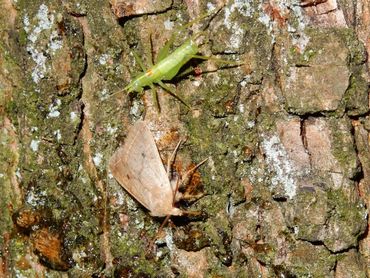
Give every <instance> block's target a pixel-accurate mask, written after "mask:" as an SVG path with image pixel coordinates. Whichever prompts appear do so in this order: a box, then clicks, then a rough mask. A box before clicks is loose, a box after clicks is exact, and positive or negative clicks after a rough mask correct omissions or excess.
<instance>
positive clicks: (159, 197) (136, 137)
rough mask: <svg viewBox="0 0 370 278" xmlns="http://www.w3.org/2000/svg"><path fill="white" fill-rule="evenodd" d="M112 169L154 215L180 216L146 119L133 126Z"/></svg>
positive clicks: (111, 164)
mask: <svg viewBox="0 0 370 278" xmlns="http://www.w3.org/2000/svg"><path fill="white" fill-rule="evenodd" d="M109 168H110V170H111V172H112V174H113V176H114V177H115V178H116V180H117V181H118V182H119V183H120V184H121V185H122V186H123V187H124V188H125V189H126V190H127V191H128V192H129V193H130V194H131V195H132V196H133V197H134V198H135V199H136V200H137V201H138V202H140V203H141V204H142V205H143V206H144V207H146V208H147V209H148V210H149V211H150V213H151V215H153V216H166V215H170V214H171V215H179V214H181V211H180V210H179V209H177V208H174V207H173V205H172V204H173V193H172V189H171V185H170V181H169V179H168V176H167V174H166V171H165V169H164V167H163V164H162V160H161V158H160V156H159V153H158V149H157V146H156V144H155V141H154V138H153V136H152V134H151V132H150V130H149V128H148V127H147V125H146V123H145V122H143V121H138V122H136V123H135V125H134V126H133V127H131V129H130V131H129V133H128V135H127V138H126V140H125V143H124V145H123V146H122V147H120V148H119V149H118V150H117V151H116V152H115V153H114V154H113V156H112V158H111V160H110V163H109Z"/></svg>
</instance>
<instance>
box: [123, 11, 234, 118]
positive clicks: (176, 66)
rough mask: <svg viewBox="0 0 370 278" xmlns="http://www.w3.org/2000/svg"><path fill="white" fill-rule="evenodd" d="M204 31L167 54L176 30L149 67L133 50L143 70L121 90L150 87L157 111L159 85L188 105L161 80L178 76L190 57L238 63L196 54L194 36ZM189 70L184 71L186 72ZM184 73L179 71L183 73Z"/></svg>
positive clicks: (196, 47)
mask: <svg viewBox="0 0 370 278" xmlns="http://www.w3.org/2000/svg"><path fill="white" fill-rule="evenodd" d="M221 9H222V7H221V8H220V9H218V10H217V11H216V12H213V11H212V12H208V13H206V14H204V15H202V16H200V17H198V18H196V19H195V20H193V21H191V22H189V23H188V24H186V25H185V26H183V27H181V28H180V29H179V31H180V30H182V29H185V28H187V27H188V26H191V25H192V24H194V23H196V22H198V21H200V20H202V19H204V18H206V17H208V16H210V15H212V14H214V15H216V14H217V13H218V12H219V11H220V10H221ZM203 33H204V32H198V33H197V34H195V35H193V36H192V37H191V38H190V39H187V40H186V41H185V42H184V43H183V44H182V45H181V46H179V47H178V48H177V49H176V50H174V51H173V52H172V53H171V54H169V49H170V46H171V45H172V44H173V42H174V39H175V34H176V32H175V33H174V34H173V35H172V36H171V38H170V39H169V41H168V42H167V43H166V44H165V45H164V46H163V48H161V49H160V51H159V53H158V57H157V61H156V63H155V64H154V65H150V68H148V69H147V68H146V67H145V66H144V64H143V62H142V61H141V59H140V58H139V56H138V55H137V54H136V53H135V51H133V54H134V57H135V59H136V61H137V62H138V64H139V66H140V68H141V69H142V70H143V72H142V73H141V74H139V75H138V76H137V77H136V78H135V79H134V80H132V81H131V82H130V83H129V84H128V85H127V86H126V87H125V88H124V89H123V90H124V91H126V92H127V93H130V92H138V93H141V92H142V91H143V90H144V88H145V87H150V88H151V90H152V93H153V99H154V101H155V104H156V106H157V109H158V111H159V110H160V107H159V104H158V99H157V94H156V91H155V88H154V84H157V85H159V86H160V87H162V88H163V89H164V90H165V91H167V92H168V93H170V94H171V95H172V96H174V97H175V98H177V99H178V100H179V101H181V102H182V103H183V104H184V105H186V106H187V107H189V105H188V104H187V103H186V102H185V101H184V100H183V99H182V98H181V97H179V96H178V95H177V94H176V93H175V90H174V89H172V88H171V87H169V86H167V85H166V84H164V83H163V81H170V80H172V79H173V78H174V77H176V76H178V74H179V71H180V69H181V68H182V67H183V66H184V65H185V64H186V63H187V62H189V61H190V60H191V59H194V58H195V59H202V60H208V59H212V60H215V61H218V62H222V63H228V64H234V65H240V64H238V63H236V62H234V61H227V60H222V59H217V58H213V57H208V56H202V55H197V53H198V52H199V47H198V45H197V43H196V42H195V40H196V38H197V37H199V36H200V35H202V34H203ZM187 72H189V71H186V73H187ZM183 74H184V73H181V75H183Z"/></svg>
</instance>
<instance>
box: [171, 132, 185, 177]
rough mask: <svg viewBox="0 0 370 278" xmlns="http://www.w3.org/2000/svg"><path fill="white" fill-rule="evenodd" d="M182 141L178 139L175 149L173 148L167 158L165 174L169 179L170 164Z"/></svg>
mask: <svg viewBox="0 0 370 278" xmlns="http://www.w3.org/2000/svg"><path fill="white" fill-rule="evenodd" d="M182 141H183V140H182V139H180V140H179V142H178V143H177V145H176V147H175V149H174V150H173V152H172V154H171V156H170V158H169V159H168V160H167V175H168V179H169V180H171V167H172V164H173V163H174V161H175V158H176V154H177V151H178V150H179V147H180V145H181V143H182Z"/></svg>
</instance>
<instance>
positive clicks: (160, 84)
mask: <svg viewBox="0 0 370 278" xmlns="http://www.w3.org/2000/svg"><path fill="white" fill-rule="evenodd" d="M155 82H156V83H157V84H158V85H159V86H161V87H162V88H163V89H164V90H166V91H167V92H168V93H169V94H170V95H172V96H174V97H175V98H177V99H178V100H179V101H180V102H182V104H184V105H185V106H186V107H188V108H190V106H189V105H188V104H187V103H186V102H185V101H184V100H183V99H182V98H181V97H179V96H178V95H177V94H176V93H175V91H174V90H173V89H172V88H170V87H169V86H167V85H166V84H164V83H163V82H162V81H160V80H157V81H155Z"/></svg>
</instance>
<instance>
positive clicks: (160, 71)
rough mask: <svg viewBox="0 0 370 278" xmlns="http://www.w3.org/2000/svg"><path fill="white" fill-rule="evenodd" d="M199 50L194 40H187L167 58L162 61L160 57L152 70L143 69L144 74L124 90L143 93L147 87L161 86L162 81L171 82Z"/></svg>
mask: <svg viewBox="0 0 370 278" xmlns="http://www.w3.org/2000/svg"><path fill="white" fill-rule="evenodd" d="M198 50H199V49H198V46H197V45H196V44H195V42H193V40H191V39H189V40H187V41H186V42H184V43H183V44H182V45H181V46H180V47H179V48H177V49H176V50H175V51H174V52H172V53H171V54H170V55H168V56H167V57H165V58H162V59H161V57H160V58H159V61H158V62H157V64H155V65H154V66H152V67H151V68H150V69H148V70H144V69H143V70H144V72H143V73H141V74H140V75H139V76H138V77H137V78H135V79H134V80H133V81H131V82H130V84H128V85H127V86H126V87H125V88H124V90H126V91H127V92H133V91H135V92H141V91H143V89H144V87H146V86H152V85H153V84H154V83H157V84H160V83H162V80H171V79H172V78H174V77H175V76H176V74H177V73H178V72H179V70H180V68H181V67H182V66H183V65H184V64H186V63H187V62H188V61H189V60H190V59H192V58H193V57H194V56H195V55H196V54H197V53H198ZM160 85H161V84H160Z"/></svg>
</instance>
